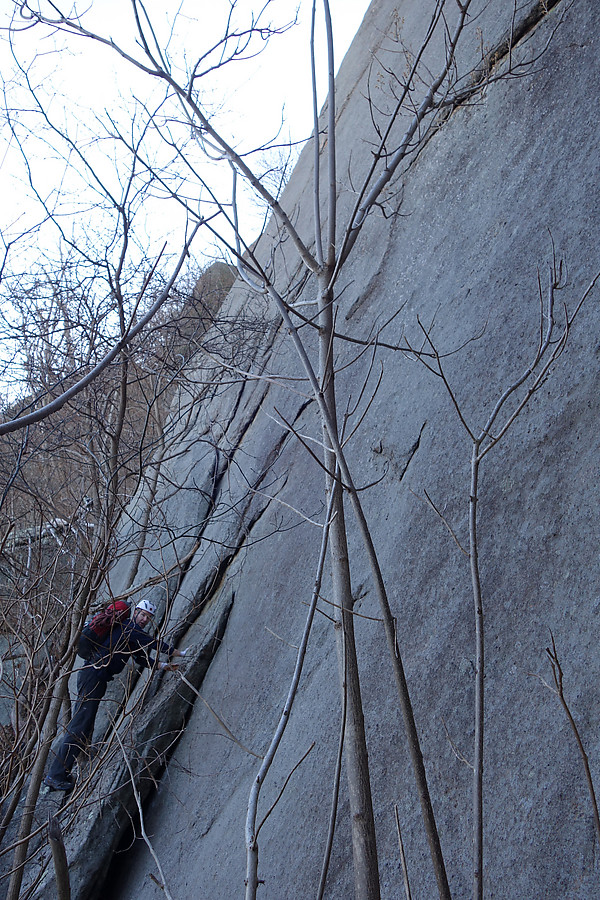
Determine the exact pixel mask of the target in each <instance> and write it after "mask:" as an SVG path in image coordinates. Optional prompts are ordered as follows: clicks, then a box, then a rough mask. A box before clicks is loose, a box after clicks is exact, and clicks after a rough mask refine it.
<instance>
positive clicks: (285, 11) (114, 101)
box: [0, 0, 369, 258]
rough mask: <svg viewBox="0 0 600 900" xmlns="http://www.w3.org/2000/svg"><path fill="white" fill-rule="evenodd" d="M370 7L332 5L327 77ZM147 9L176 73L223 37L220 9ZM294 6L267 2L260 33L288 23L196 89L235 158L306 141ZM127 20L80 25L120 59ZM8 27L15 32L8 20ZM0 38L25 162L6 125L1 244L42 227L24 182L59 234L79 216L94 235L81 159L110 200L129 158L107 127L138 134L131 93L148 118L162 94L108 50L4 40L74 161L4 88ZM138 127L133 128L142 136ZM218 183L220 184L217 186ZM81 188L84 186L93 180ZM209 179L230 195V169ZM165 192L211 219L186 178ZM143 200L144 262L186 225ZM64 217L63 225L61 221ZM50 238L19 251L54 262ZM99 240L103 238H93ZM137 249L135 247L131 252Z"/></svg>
mask: <svg viewBox="0 0 600 900" xmlns="http://www.w3.org/2000/svg"><path fill="white" fill-rule="evenodd" d="M42 5H43V0H42ZM261 5H262V4H257V3H255V2H249V0H243V2H241V3H240V14H241V15H243V14H246V16H247V15H248V14H249V11H250V10H252V11H254V12H255V13H256V12H257V11H258V10H259V9H260V7H261ZM368 5H369V2H368V0H331V12H332V19H333V28H334V35H335V54H336V68H337V67H338V66H339V64H340V62H341V60H342V58H343V55H344V53H345V52H346V49H347V47H348V46H349V44H350V42H351V40H352V38H353V36H354V34H355V33H356V30H357V29H358V26H359V25H360V22H361V20H362V17H363V15H364V13H365V11H366V8H367V7H368ZM145 6H146V9H147V10H148V13H149V15H150V18H151V20H152V21H153V25H154V28H155V32H156V34H157V37H158V40H159V43H160V44H161V47H162V48H163V49H164V48H166V50H165V52H166V53H167V54H168V55H169V61H170V62H171V63H172V65H173V66H174V70H177V68H180V69H181V68H183V67H184V66H185V65H186V64H187V65H189V64H190V63H192V64H193V62H194V61H195V59H196V58H197V55H198V54H199V52H202V50H203V48H206V47H208V46H209V45H210V44H211V43H215V42H216V41H217V40H218V39H219V38H220V37H221V35H222V34H223V15H224V14H226V13H227V11H228V10H229V8H230V4H229V2H228V0H206V2H197V0H196V2H190V0H184V2H182V3H181V4H180V5H179V7H178V8H179V10H180V12H179V16H178V18H177V19H176V21H175V24H174V25H173V17H172V11H173V8H174V7H173V6H172V5H171V4H170V3H166V2H165V0H148V2H147V3H146V4H145ZM297 7H298V4H297V3H296V2H290V0H273V2H272V4H271V5H270V6H269V8H268V9H267V18H266V19H265V23H266V22H267V21H270V22H272V23H274V24H276V25H279V26H281V25H284V24H285V23H287V22H291V21H292V20H293V19H294V17H295V16H296V14H297V16H298V24H297V25H294V26H293V27H292V28H290V29H289V30H288V31H286V33H284V34H280V35H276V36H274V37H272V38H271V39H270V40H269V42H268V43H267V44H266V45H265V48H264V51H263V52H262V53H261V54H260V55H258V56H256V57H255V58H253V59H250V60H246V61H233V62H230V63H228V64H227V65H226V66H225V67H224V68H222V69H220V70H219V71H218V72H216V73H212V74H210V75H207V76H206V78H204V79H202V81H201V82H200V88H201V98H202V100H203V102H204V104H205V105H206V107H207V108H208V110H209V111H211V112H212V114H213V117H214V121H215V122H216V124H217V126H218V128H220V129H221V131H222V132H223V134H224V136H225V137H226V138H227V139H228V140H230V141H231V142H232V144H233V145H234V146H235V147H236V149H237V150H241V151H249V150H252V149H253V148H255V147H257V146H260V145H262V144H264V143H268V142H270V141H276V142H277V143H282V144H285V143H286V142H287V141H288V140H291V141H300V140H303V139H305V138H306V137H308V135H309V134H310V132H311V130H312V95H311V83H310V47H309V39H310V20H311V9H312V3H310V2H302V3H300V5H299V7H298V8H297ZM82 8H83V7H82ZM131 10H132V8H131V6H130V4H128V3H124V2H123V0H94V2H93V3H92V4H91V5H90V6H89V8H87V11H85V13H84V15H83V16H82V22H83V24H84V25H86V26H87V27H88V28H89V29H90V30H97V31H98V32H99V33H101V34H103V35H104V36H106V37H109V38H113V39H114V40H115V42H117V43H119V44H122V46H123V47H124V48H125V49H126V50H127V51H128V52H131V53H135V54H136V55H137V56H138V57H139V58H142V57H141V54H140V51H139V48H137V47H136V46H135V42H134V35H135V31H134V26H133V18H132V11H131ZM0 15H1V14H0ZM5 15H6V14H5ZM15 21H16V22H19V20H18V19H16V20H15ZM246 21H247V18H246ZM317 22H318V25H317V38H316V46H317V53H316V56H317V63H318V82H319V86H320V89H319V105H321V104H322V103H323V102H324V100H325V95H326V72H325V59H326V53H325V39H324V27H323V17H322V12H321V11H320V10H319V12H318V19H317ZM1 24H2V25H6V24H7V21H6V19H4V21H2V22H1ZM4 35H5V40H4V43H3V44H2V45H0V68H1V71H2V74H3V76H4V79H5V80H7V79H8V80H9V82H8V91H6V92H5V97H6V105H7V106H8V107H9V108H10V109H11V116H12V117H13V120H14V121H15V122H18V123H19V128H18V129H17V132H18V135H19V140H20V143H21V147H22V148H23V149H24V150H25V153H26V154H27V156H28V163H25V160H24V158H23V154H22V152H21V150H20V149H19V142H17V141H16V140H15V137H14V136H13V135H12V133H11V131H10V128H8V127H7V125H6V124H4V125H3V129H2V135H1V137H2V145H1V146H0V190H1V191H2V196H3V198H4V202H3V204H2V208H1V210H0V230H1V231H2V234H3V236H4V240H5V241H6V240H10V239H11V237H12V236H14V235H15V234H18V233H19V232H20V231H22V230H24V229H25V228H29V227H31V225H32V224H34V223H36V222H39V221H40V219H41V218H42V214H41V213H40V208H39V206H38V205H37V204H36V203H35V199H34V191H33V190H32V187H31V185H30V183H29V179H30V177H31V181H32V183H33V186H34V187H35V189H36V190H37V191H38V192H39V194H40V196H42V197H43V199H44V200H45V201H46V203H47V204H48V206H49V207H50V208H51V209H52V211H53V212H55V213H56V215H57V219H58V221H59V222H60V223H61V225H64V228H65V232H66V233H67V234H68V235H70V234H71V232H70V231H69V229H73V228H75V229H76V228H80V227H81V224H82V222H85V221H87V218H88V217H89V218H90V229H91V228H92V227H94V228H96V229H98V227H99V226H98V225H97V224H95V225H94V226H92V224H91V217H92V216H93V215H94V214H95V210H94V203H95V202H96V201H97V198H98V193H97V192H96V191H94V190H90V189H89V187H86V183H85V182H86V179H87V180H90V179H89V172H86V171H85V166H84V162H83V161H84V160H85V161H86V162H90V163H91V164H92V165H93V167H94V172H95V174H96V175H97V176H98V177H99V178H100V179H101V181H102V183H103V184H104V185H106V186H107V187H109V189H110V190H111V191H112V192H113V194H114V196H115V197H118V195H119V191H120V189H121V187H122V183H123V176H122V171H123V166H126V165H127V161H126V157H127V153H126V152H125V148H124V147H123V146H119V145H118V144H113V142H112V138H111V129H110V120H112V121H113V122H114V123H115V128H118V129H121V131H122V133H123V134H128V135H129V136H131V137H135V135H136V126H134V127H133V128H132V121H131V120H132V109H133V106H132V102H131V95H132V94H133V95H134V96H135V97H136V98H137V99H138V100H141V101H142V102H143V103H145V104H147V106H148V108H149V109H156V107H157V105H158V104H159V102H160V97H161V86H160V85H158V84H157V80H156V79H153V78H151V77H149V76H148V75H146V74H144V73H142V72H139V71H138V70H136V69H135V68H134V67H133V66H131V64H129V63H127V62H126V61H124V60H122V59H120V57H118V56H117V54H116V53H115V52H114V51H113V50H111V49H110V48H109V47H105V46H102V45H99V44H98V43H94V42H92V41H90V40H87V39H86V38H83V37H77V36H65V35H63V34H60V33H54V34H52V33H48V32H46V33H44V32H43V31H42V29H41V28H39V27H37V26H36V27H34V28H31V29H30V30H26V31H22V32H20V33H18V34H16V35H15V36H14V38H13V45H14V50H15V54H16V56H17V58H18V59H19V61H20V63H21V65H22V66H23V68H24V69H25V70H26V71H27V72H28V75H29V78H30V79H31V83H32V85H33V86H34V88H35V90H36V92H37V93H38V96H39V98H40V100H41V101H42V104H43V105H44V107H45V109H46V110H47V112H48V114H49V115H50V116H51V117H52V121H53V123H54V125H56V126H58V127H59V128H61V129H64V130H65V131H68V132H69V133H70V134H71V135H72V136H73V137H74V138H75V139H76V141H77V149H78V150H80V151H81V153H82V158H81V159H78V157H77V151H76V150H75V149H73V148H71V149H69V148H68V147H66V146H65V144H64V142H61V141H60V140H59V139H57V140H56V142H54V141H53V136H52V134H51V133H50V134H46V133H44V131H43V129H42V127H41V126H42V125H44V126H45V122H44V121H43V117H41V115H40V113H39V112H36V111H35V103H34V102H33V99H32V98H31V96H28V95H27V93H26V92H25V91H24V89H23V87H24V86H23V80H24V79H23V76H22V75H18V74H17V75H16V76H15V77H16V78H17V82H15V81H12V82H11V81H10V79H9V74H10V73H11V71H13V70H14V60H13V59H12V54H11V50H10V46H9V44H8V42H7V36H6V32H5V33H4ZM259 43H260V42H259ZM216 58H217V57H216V55H215V54H213V56H212V57H211V58H210V60H209V62H211V61H212V62H214V61H216ZM18 82H20V84H19V83H18ZM19 101H20V102H21V108H26V109H30V110H31V112H26V113H23V112H20V113H19V112H16V111H15V110H16V109H17V108H18V104H19ZM139 114H140V113H139V109H138V116H139ZM282 119H283V124H282ZM141 124H142V122H141V120H139V125H140V127H141ZM136 125H137V123H136ZM278 134H279V137H278ZM181 137H182V124H181V122H180V123H178V124H177V125H176V124H174V126H173V138H174V144H176V143H177V141H178V140H179V139H181ZM155 151H156V154H157V155H156V159H157V160H159V159H162V157H161V155H160V154H161V153H163V152H164V147H159V146H158V145H156V148H155ZM252 159H253V161H254V158H252ZM198 166H202V172H203V173H204V172H206V171H208V170H207V168H206V166H207V163H206V161H205V160H204V159H203V158H202V155H201V153H200V151H199V152H198ZM221 168H223V166H222V164H221ZM78 173H79V175H78ZM220 179H223V182H222V184H221V181H220ZM91 180H92V183H93V178H92V179H91ZM207 181H210V183H211V184H212V183H215V185H217V189H218V190H220V191H223V196H225V194H226V193H227V192H228V191H229V190H230V173H229V171H228V167H227V166H225V167H224V171H223V173H222V175H217V174H216V172H211V173H210V175H209V177H208V178H207ZM175 188H177V189H178V190H180V191H181V192H182V194H186V191H187V192H188V193H189V196H190V202H192V201H195V202H196V204H198V203H199V206H198V209H199V211H200V212H202V214H205V215H206V212H205V210H206V208H207V204H208V209H210V197H207V193H206V191H204V192H203V194H202V197H198V196H196V191H197V184H196V183H195V182H194V179H193V178H190V182H189V184H188V183H186V182H185V180H184V178H180V180H179V181H178V182H177V183H176V182H175V181H172V182H169V187H168V190H171V189H175ZM153 196H154V200H153V201H146V202H145V204H143V205H141V206H140V209H139V213H138V223H143V227H141V228H140V231H139V233H140V234H142V235H143V234H146V235H147V240H148V245H149V246H148V249H149V250H150V252H152V248H151V247H150V245H151V244H152V243H153V242H154V243H156V244H157V245H158V244H159V243H160V242H162V240H163V239H164V237H165V235H169V234H171V233H173V232H175V233H177V232H178V231H180V228H181V224H182V222H183V221H184V214H183V212H182V211H181V209H178V208H177V204H176V203H174V202H173V199H172V198H167V192H166V189H165V188H161V187H160V186H158V185H157V187H156V190H155V192H154V195H153ZM199 201H200V202H199ZM200 207H202V208H200ZM96 212H97V211H96ZM241 213H242V215H243V217H244V227H245V229H246V232H247V233H248V234H249V237H250V238H252V237H253V235H252V234H251V232H252V230H253V229H254V231H256V230H257V229H258V227H259V225H258V222H259V217H258V215H257V213H256V209H255V208H254V207H253V206H252V204H248V203H246V204H245V205H244V207H243V209H242V210H241ZM69 217H72V219H73V221H69ZM144 220H145V221H144ZM106 227H107V229H108V230H110V227H111V226H110V224H107V225H106ZM56 237H57V231H56V227H55V225H51V224H50V223H46V225H44V226H43V227H42V228H41V229H37V230H36V231H35V234H34V236H32V239H31V240H30V241H28V243H27V246H28V248H29V249H28V252H31V247H33V246H35V247H36V248H37V252H38V258H43V257H45V255H46V252H47V253H48V256H49V258H52V257H53V256H54V255H55V252H56V251H55V246H56V244H55V241H56ZM104 238H105V239H109V238H110V235H109V234H106V235H105V236H104ZM98 239H99V240H100V239H101V237H100V235H99V234H98ZM144 240H145V239H144ZM142 249H143V248H142V247H140V252H141V251H142ZM197 249H198V248H197ZM207 249H208V248H207ZM209 252H210V251H209Z"/></svg>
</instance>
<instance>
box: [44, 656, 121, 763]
mask: <svg viewBox="0 0 600 900" xmlns="http://www.w3.org/2000/svg"><path fill="white" fill-rule="evenodd" d="M107 684H108V681H107V679H106V675H105V674H104V673H102V674H99V673H98V671H97V670H96V669H94V668H93V666H91V665H87V666H84V668H83V669H80V670H79V672H78V673H77V700H76V701H75V707H74V710H73V718H72V719H71V721H70V722H69V724H68V725H67V731H66V733H65V736H64V738H63V740H62V743H61V744H60V746H59V748H58V749H57V750H56V753H55V757H54V760H53V762H52V765H51V766H50V769H49V770H48V775H50V776H51V777H52V778H64V777H65V776H66V775H68V774H69V773H70V772H71V769H72V767H73V763H74V762H75V759H76V758H77V756H79V754H80V753H81V751H82V750H83V749H84V748H85V746H86V744H88V743H90V742H91V740H92V736H93V734H94V722H95V721H96V713H97V712H98V707H99V705H100V701H101V700H102V698H103V697H104V694H105V692H106V686H107Z"/></svg>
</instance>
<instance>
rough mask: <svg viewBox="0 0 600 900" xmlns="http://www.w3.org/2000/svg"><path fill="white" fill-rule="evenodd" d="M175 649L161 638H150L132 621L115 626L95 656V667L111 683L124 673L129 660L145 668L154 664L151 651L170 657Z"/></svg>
mask: <svg viewBox="0 0 600 900" xmlns="http://www.w3.org/2000/svg"><path fill="white" fill-rule="evenodd" d="M173 649H174V648H173V647H171V645H170V644H165V642H164V641H161V640H160V638H153V637H150V635H149V634H146V632H145V631H144V629H143V628H140V626H139V625H137V624H136V623H135V622H132V621H130V622H125V624H123V625H118V624H115V625H114V626H113V628H112V630H111V631H110V633H109V634H108V635H107V636H106V638H105V639H104V641H103V642H102V644H101V645H100V650H99V651H98V653H97V654H96V655H95V656H94V659H93V665H94V668H95V669H96V670H97V671H99V672H101V673H102V674H103V675H104V677H105V678H106V680H107V681H110V679H111V678H112V677H113V676H114V675H118V674H119V672H122V671H123V669H124V668H125V664H126V663H127V660H128V659H130V658H133V659H134V660H135V662H136V663H137V665H139V666H141V668H145V667H146V666H151V665H152V664H153V662H154V660H153V659H152V657H151V656H150V652H151V651H153V650H154V651H157V652H159V653H168V654H169V656H170V655H171V654H172V653H173Z"/></svg>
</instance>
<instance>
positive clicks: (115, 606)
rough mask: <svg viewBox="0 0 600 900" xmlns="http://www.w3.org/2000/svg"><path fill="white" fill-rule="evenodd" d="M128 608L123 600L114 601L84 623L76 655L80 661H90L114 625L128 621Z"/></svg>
mask: <svg viewBox="0 0 600 900" xmlns="http://www.w3.org/2000/svg"><path fill="white" fill-rule="evenodd" d="M129 613H130V608H129V605H128V604H127V603H124V602H123V600H115V602H114V603H111V604H110V605H109V606H107V607H106V609H103V610H102V611H101V612H99V613H96V615H95V616H93V618H92V619H90V621H89V622H86V624H85V626H84V629H83V631H82V632H81V637H80V638H79V644H78V646H77V653H78V654H79V656H81V658H82V659H87V660H89V659H92V657H93V656H94V654H95V653H96V652H97V651H98V650H99V649H100V647H101V646H102V644H103V643H104V641H105V639H106V638H107V637H108V635H109V634H110V632H111V631H112V629H113V627H114V626H115V625H123V624H124V623H125V622H126V621H127V620H128V619H129Z"/></svg>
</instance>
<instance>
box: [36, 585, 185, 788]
mask: <svg viewBox="0 0 600 900" xmlns="http://www.w3.org/2000/svg"><path fill="white" fill-rule="evenodd" d="M155 614H156V607H155V606H154V604H153V603H151V602H150V601H149V600H141V601H140V602H139V603H138V605H137V606H136V607H135V609H134V611H133V615H132V616H131V618H130V619H129V620H128V621H125V622H119V621H115V624H114V627H113V628H112V629H111V631H110V633H109V634H108V636H107V637H106V638H105V639H104V641H103V642H102V644H101V645H100V646H99V647H98V649H97V650H96V652H95V653H94V656H93V658H92V659H91V661H90V662H89V663H88V664H87V665H85V666H83V668H81V669H79V671H78V673H77V700H76V702H75V706H74V710H73V716H72V718H71V721H70V722H69V724H68V725H67V730H66V733H65V736H64V738H63V739H62V742H61V744H60V746H59V747H58V749H57V750H56V751H55V755H54V759H53V761H52V764H51V766H50V769H49V770H48V774H47V775H46V777H45V778H44V784H45V785H46V787H48V788H49V789H50V790H51V791H71V790H73V788H74V786H75V780H74V778H73V777H72V775H71V769H72V767H73V764H74V762H75V760H76V758H77V757H78V756H79V754H80V753H81V751H82V750H84V749H85V747H86V745H88V744H89V743H90V742H91V739H92V735H93V733H94V722H95V721H96V714H97V712H98V707H99V705H100V701H101V699H102V698H103V697H104V694H105V692H106V687H107V685H108V683H109V681H112V679H113V678H114V676H115V675H118V674H119V673H120V672H122V671H123V669H124V668H125V665H126V663H127V661H128V660H129V659H133V660H135V662H136V663H137V664H138V665H139V666H140V667H141V668H144V667H146V666H152V665H153V664H154V660H153V659H152V658H151V657H150V655H149V654H150V652H151V651H155V652H158V653H164V654H166V655H167V656H168V657H169V662H168V663H159V668H160V669H168V670H172V669H176V668H177V666H176V665H173V664H172V663H171V659H173V658H174V657H180V656H185V653H186V651H185V650H183V651H182V650H176V649H175V648H174V647H171V645H170V644H166V643H165V642H164V641H161V640H160V638H152V637H150V635H149V634H147V633H146V632H145V631H144V628H145V627H146V626H147V625H148V623H149V622H150V621H152V619H153V618H154V616H155Z"/></svg>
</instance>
